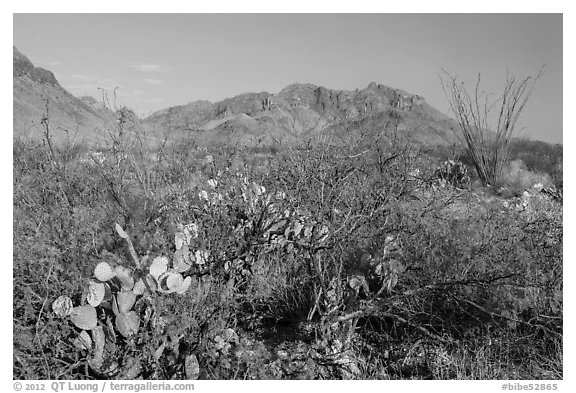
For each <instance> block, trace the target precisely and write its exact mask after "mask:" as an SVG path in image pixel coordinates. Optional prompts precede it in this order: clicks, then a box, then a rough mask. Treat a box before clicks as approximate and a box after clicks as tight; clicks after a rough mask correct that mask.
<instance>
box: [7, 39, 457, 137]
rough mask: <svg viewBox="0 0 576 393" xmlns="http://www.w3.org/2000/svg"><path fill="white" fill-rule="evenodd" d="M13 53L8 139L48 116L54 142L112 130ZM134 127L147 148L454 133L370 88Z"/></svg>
mask: <svg viewBox="0 0 576 393" xmlns="http://www.w3.org/2000/svg"><path fill="white" fill-rule="evenodd" d="M13 50H14V56H13V63H14V64H13V66H14V68H13V77H14V78H13V79H14V85H13V86H14V89H13V92H14V104H13V105H14V106H13V111H14V131H13V132H14V134H13V135H14V137H18V136H23V135H27V136H31V137H37V136H40V135H41V131H42V128H43V127H42V119H43V118H44V117H45V116H46V111H47V110H48V119H49V122H50V131H51V133H52V135H53V136H54V138H55V139H56V140H62V139H64V138H66V136H67V135H70V136H72V135H77V136H79V137H80V138H84V139H87V140H90V141H96V140H103V139H104V138H106V135H107V132H106V129H107V127H110V126H111V125H112V126H113V125H114V124H115V122H114V113H113V112H111V111H110V110H108V109H106V108H105V107H103V106H102V105H101V104H99V103H98V102H97V101H96V100H95V99H94V98H92V97H81V98H77V97H75V96H73V95H72V94H70V93H69V92H67V91H66V90H65V89H64V88H62V86H60V84H59V83H58V81H57V80H56V78H55V77H54V74H53V73H52V72H50V71H48V70H45V69H43V68H40V67H35V66H34V65H33V64H32V63H31V62H30V60H29V59H28V58H27V57H26V56H24V55H23V54H22V53H20V52H19V51H18V49H16V47H14V48H13ZM137 120H139V119H137ZM138 123H139V124H138V129H139V130H140V131H142V134H141V135H145V136H146V138H148V139H149V140H151V141H160V140H162V138H163V136H164V135H166V134H167V132H170V133H171V134H172V135H176V136H177V135H183V134H184V135H188V136H192V137H193V138H194V139H196V140H197V141H198V142H200V143H206V144H210V143H232V144H240V145H248V146H255V145H281V144H291V143H294V142H296V141H302V140H305V139H307V138H310V137H315V136H322V135H335V136H341V137H344V136H347V135H350V134H353V133H359V132H365V131H368V132H377V131H380V130H383V129H384V128H387V129H396V130H397V131H398V132H399V133H400V134H402V135H406V136H407V137H410V138H411V139H413V140H416V141H420V142H422V143H424V144H431V145H434V144H447V143H452V142H453V141H454V135H453V133H452V129H455V128H456V127H457V126H456V123H455V122H454V121H453V120H452V119H450V118H448V117H446V116H445V115H443V114H442V113H440V112H439V111H437V110H436V109H434V108H433V107H431V106H430V105H429V104H428V103H427V102H426V101H425V99H424V98H423V97H420V96H418V95H415V94H410V93H407V92H405V91H403V90H400V89H395V88H391V87H387V86H383V85H380V84H376V83H371V84H370V85H368V86H367V87H366V88H364V89H356V90H354V91H347V90H330V89H327V88H324V87H321V86H316V85H313V84H310V83H296V84H292V85H289V86H287V87H285V88H284V89H282V90H281V91H280V92H278V93H277V94H271V93H267V92H261V93H244V94H240V95H238V96H235V97H231V98H227V99H225V100H222V101H220V102H216V103H212V102H209V101H196V102H192V103H189V104H187V105H182V106H176V107H171V108H167V109H163V110H161V111H158V112H156V113H154V114H152V115H151V116H149V117H147V118H146V119H144V120H142V121H138ZM129 132H131V133H133V132H132V131H129Z"/></svg>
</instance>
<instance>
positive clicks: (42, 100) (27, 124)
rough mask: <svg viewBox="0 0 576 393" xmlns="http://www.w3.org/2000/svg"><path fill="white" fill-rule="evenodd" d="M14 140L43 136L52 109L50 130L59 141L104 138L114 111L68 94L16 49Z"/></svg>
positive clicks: (52, 76) (45, 72)
mask: <svg viewBox="0 0 576 393" xmlns="http://www.w3.org/2000/svg"><path fill="white" fill-rule="evenodd" d="M13 80H14V85H13V94H14V95H13V97H14V101H13V113H14V124H13V125H14V129H13V137H19V136H28V137H38V136H39V135H41V130H42V129H43V127H42V119H43V118H44V117H45V116H46V111H47V110H48V119H49V124H50V131H51V133H52V135H53V138H54V139H55V140H57V141H58V140H62V139H64V138H66V136H67V135H70V136H71V137H72V136H74V135H77V137H80V138H84V139H87V140H91V141H94V140H98V139H101V138H102V136H103V133H102V131H101V129H102V127H103V126H104V125H105V124H106V123H107V122H109V121H110V120H111V119H113V116H112V115H113V114H112V112H110V111H108V112H106V111H104V110H102V109H98V108H96V107H94V106H92V105H90V104H89V103H87V102H86V101H83V100H81V99H78V98H76V97H75V96H73V95H72V94H70V93H69V92H68V91H66V90H65V89H64V88H62V86H60V84H59V83H58V81H57V80H56V78H55V77H54V74H53V73H52V72H50V71H48V70H45V69H44V68H40V67H35V66H34V65H33V64H32V62H30V60H29V59H28V58H27V57H26V56H24V55H23V54H22V53H20V52H19V51H18V49H17V48H16V47H14V55H13Z"/></svg>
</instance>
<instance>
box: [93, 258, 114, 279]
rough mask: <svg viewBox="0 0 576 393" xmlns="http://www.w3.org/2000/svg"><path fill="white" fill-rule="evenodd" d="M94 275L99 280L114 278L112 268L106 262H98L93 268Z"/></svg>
mask: <svg viewBox="0 0 576 393" xmlns="http://www.w3.org/2000/svg"><path fill="white" fill-rule="evenodd" d="M94 276H95V277H96V278H97V279H98V280H100V281H108V280H111V279H113V278H114V276H115V274H114V270H113V269H112V267H111V266H110V265H109V264H108V263H107V262H100V263H99V264H98V265H96V268H95V269H94Z"/></svg>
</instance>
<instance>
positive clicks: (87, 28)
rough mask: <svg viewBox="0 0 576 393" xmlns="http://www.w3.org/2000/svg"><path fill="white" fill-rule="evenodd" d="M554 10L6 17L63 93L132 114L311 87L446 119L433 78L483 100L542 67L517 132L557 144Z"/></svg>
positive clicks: (559, 74)
mask: <svg viewBox="0 0 576 393" xmlns="http://www.w3.org/2000/svg"><path fill="white" fill-rule="evenodd" d="M562 25H563V16H562V14H375V13H371V14H14V16H13V43H14V45H15V46H16V47H17V48H18V49H19V50H20V51H21V52H22V53H23V54H25V55H26V56H28V57H29V58H30V59H31V61H32V62H33V63H34V64H35V65H36V66H41V67H44V68H47V69H49V70H51V71H52V72H54V74H55V75H56V77H57V79H58V81H59V82H60V84H61V85H62V86H63V87H64V88H66V89H67V90H69V91H70V92H71V93H73V94H75V95H77V96H81V95H92V96H95V97H100V93H99V90H98V88H104V89H108V90H109V91H112V89H114V88H115V87H118V90H117V92H118V103H119V104H124V105H128V106H129V107H131V108H133V109H134V110H135V111H136V112H137V113H138V114H140V115H142V116H144V115H149V114H151V113H152V112H153V111H156V110H159V109H163V108H167V107H170V106H174V105H184V104H186V103H188V102H191V101H195V100H200V99H206V100H209V101H212V102H216V101H219V100H222V99H224V98H227V97H232V96H234V95H237V94H241V93H245V92H260V91H268V92H270V93H277V92H278V91H280V90H281V89H282V88H284V87H285V86H286V85H288V84H291V83H295V82H302V83H303V82H309V83H313V84H315V85H318V86H324V87H326V88H331V89H347V90H353V89H356V88H365V87H366V86H368V84H369V83H370V82H372V81H374V82H376V83H382V84H384V85H387V86H390V87H394V88H400V89H403V90H406V91H408V92H410V93H413V94H419V95H421V96H423V97H425V98H426V100H427V101H428V103H430V104H431V105H432V106H434V107H436V108H437V109H438V110H440V111H441V112H443V113H445V114H447V115H449V116H451V117H453V115H452V114H451V113H450V111H449V104H448V100H447V99H446V96H445V94H444V91H443V89H442V86H441V83H440V75H441V74H442V70H445V71H447V72H448V73H450V74H452V75H454V76H457V77H458V78H460V79H461V80H463V81H464V82H466V83H467V84H468V86H469V87H470V88H471V87H473V84H474V82H475V81H476V79H477V77H478V74H480V75H481V78H482V86H483V88H484V90H486V91H487V92H489V93H494V94H495V95H498V94H500V93H501V92H502V89H503V86H504V83H505V81H506V76H507V73H509V74H510V75H515V76H516V77H518V78H522V77H526V76H530V75H535V74H537V73H538V71H539V70H540V68H541V67H545V69H544V76H543V77H542V78H541V79H540V80H539V81H538V83H537V85H536V88H535V90H534V92H533V95H532V97H531V98H530V101H529V103H528V105H527V106H526V109H525V112H524V113H523V115H522V118H521V121H520V123H519V129H518V135H522V136H525V137H527V138H530V139H533V140H542V141H546V142H551V143H562V142H563V135H562V104H563V102H562V99H563V94H562V86H563V68H562V67H563V64H562V63H563V52H562V45H563V42H562V40H563V35H562V27H563V26H562Z"/></svg>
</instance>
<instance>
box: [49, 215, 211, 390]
mask: <svg viewBox="0 0 576 393" xmlns="http://www.w3.org/2000/svg"><path fill="white" fill-rule="evenodd" d="M116 231H117V232H118V235H119V236H120V237H122V238H123V239H125V240H126V241H127V242H128V246H129V248H130V250H131V254H132V257H133V259H134V264H135V267H128V266H122V265H119V264H114V263H109V262H100V263H98V265H96V267H95V269H94V277H93V278H92V279H90V280H89V281H88V282H87V286H86V288H85V292H84V296H83V300H82V303H84V302H86V303H87V304H80V305H77V306H74V304H73V302H72V300H71V299H70V298H69V297H67V296H60V297H59V298H58V299H56V300H55V301H54V302H53V304H52V309H53V311H54V313H55V314H56V315H57V316H58V317H59V318H62V319H68V320H69V321H70V322H72V324H73V325H74V326H76V327H77V328H78V329H79V333H78V336H77V337H76V338H75V339H74V340H73V343H72V344H73V345H74V347H75V348H76V349H77V350H78V351H83V352H87V353H88V354H89V362H88V364H89V366H90V368H92V370H94V371H95V372H97V373H98V374H100V375H103V376H106V377H118V376H121V377H126V376H130V377H131V379H134V378H136V377H137V376H138V374H139V373H140V372H141V370H142V366H141V364H140V360H139V359H137V358H130V359H129V361H126V362H124V363H125V365H124V366H125V367H124V368H125V369H123V368H122V367H120V365H119V363H118V362H117V361H116V360H114V359H116V358H117V357H118V356H119V354H117V353H115V351H116V350H117V348H118V346H117V343H118V339H119V338H120V337H121V338H123V339H124V340H127V341H131V340H134V338H135V337H136V336H137V335H138V333H139V331H140V328H141V326H142V321H143V317H144V316H143V315H140V314H139V312H140V311H137V310H139V309H138V308H136V309H135V305H136V304H137V303H138V301H139V299H140V298H142V297H145V296H147V297H154V296H161V295H168V294H178V295H183V294H185V293H186V291H187V290H188V288H189V287H190V285H191V282H192V279H191V277H190V276H188V277H184V276H183V275H182V274H184V273H185V272H186V271H187V270H189V268H190V267H191V266H192V264H191V263H193V262H196V263H204V262H205V261H206V260H207V259H208V257H209V253H208V252H206V251H203V250H197V251H196V255H188V254H186V257H187V258H189V259H187V260H186V261H183V253H181V254H179V255H175V256H174V258H173V260H172V261H171V260H170V259H169V258H168V257H166V256H158V257H156V258H155V259H154V260H153V261H152V263H151V264H150V266H147V267H146V266H143V265H144V262H145V260H146V258H142V259H139V258H138V257H137V255H136V253H135V251H134V247H133V246H132V242H131V240H130V236H129V235H128V233H127V232H126V231H124V230H123V229H122V227H120V225H118V224H116ZM197 232H198V227H197V226H196V225H195V224H191V225H188V226H186V227H182V231H181V232H178V233H177V234H176V236H175V242H176V248H177V250H182V249H184V248H185V247H190V245H191V244H190V243H191V241H192V240H193V239H195V238H196V237H197ZM185 262H186V263H185ZM187 262H191V263H187ZM142 310H143V309H142ZM112 321H113V323H112ZM88 332H91V333H92V336H90V335H89V334H88Z"/></svg>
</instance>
